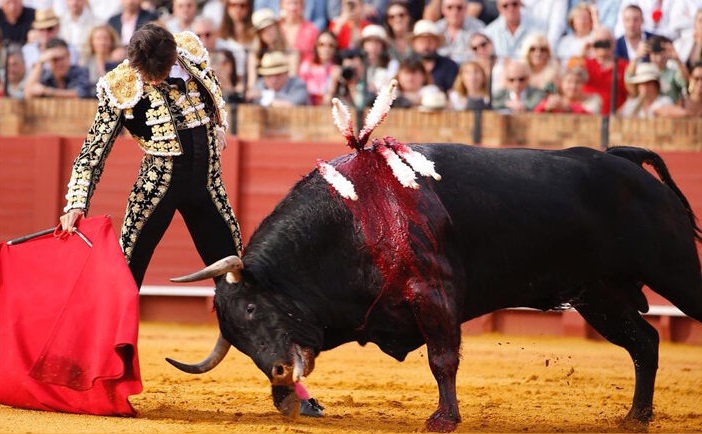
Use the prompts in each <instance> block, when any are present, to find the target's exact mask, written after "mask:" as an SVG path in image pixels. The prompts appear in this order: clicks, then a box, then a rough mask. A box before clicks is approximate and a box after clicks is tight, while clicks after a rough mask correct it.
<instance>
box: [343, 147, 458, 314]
mask: <svg viewBox="0 0 702 434" xmlns="http://www.w3.org/2000/svg"><path fill="white" fill-rule="evenodd" d="M378 146H385V145H384V144H382V143H377V144H375V145H374V146H373V147H371V148H366V149H363V150H360V151H358V152H356V153H355V154H352V155H349V156H348V158H345V159H343V160H337V162H336V169H337V171H339V172H340V173H342V174H343V175H344V176H345V177H346V178H348V179H349V180H351V182H353V184H354V187H355V189H356V193H357V195H358V200H356V201H352V200H348V199H344V203H345V204H346V206H347V207H348V208H349V210H350V211H351V213H352V214H353V216H354V224H356V225H358V226H359V228H360V230H361V231H362V233H363V235H364V237H365V244H366V248H367V249H368V251H369V252H370V254H371V257H372V258H373V262H374V264H375V265H376V266H377V268H378V270H379V271H380V273H381V275H382V276H383V285H382V289H381V291H380V292H379V293H378V296H377V298H376V300H375V302H374V303H373V305H372V306H371V307H370V308H369V310H368V312H367V313H366V321H367V320H368V317H369V315H370V313H371V311H372V310H373V308H374V307H375V305H376V304H377V303H378V302H379V301H381V298H382V297H391V298H399V297H402V299H404V300H405V301H407V302H409V303H410V304H413V303H416V302H419V303H425V301H428V300H429V299H431V302H432V303H433V304H438V305H440V306H447V305H448V302H447V297H446V293H445V289H444V286H443V282H444V279H446V274H447V273H448V272H449V271H448V270H450V267H448V266H447V264H446V262H445V259H444V257H445V255H444V253H445V252H444V246H443V245H442V241H441V240H443V239H445V234H444V231H445V230H446V229H447V225H448V224H449V217H448V213H447V212H446V209H445V208H444V206H443V204H442V203H441V201H440V200H439V198H438V196H437V195H436V193H435V192H434V190H433V183H434V181H433V180H431V179H429V180H428V181H427V182H426V183H423V184H422V185H421V188H419V189H412V188H406V187H403V186H402V185H401V184H400V182H399V181H398V180H397V179H396V178H395V176H394V175H393V172H392V170H391V169H390V167H389V166H388V165H387V163H386V161H385V159H384V158H383V156H382V155H381V153H380V152H378V150H377V149H376V148H377V147H378ZM437 296H438V297H439V300H437V299H436V297H437Z"/></svg>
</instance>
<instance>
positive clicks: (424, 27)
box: [412, 20, 444, 41]
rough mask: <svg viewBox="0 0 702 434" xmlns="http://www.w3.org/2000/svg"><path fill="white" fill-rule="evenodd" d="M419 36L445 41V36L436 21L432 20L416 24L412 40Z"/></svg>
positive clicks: (420, 21)
mask: <svg viewBox="0 0 702 434" xmlns="http://www.w3.org/2000/svg"><path fill="white" fill-rule="evenodd" d="M417 36H433V37H435V38H437V39H439V40H441V41H443V39H444V35H443V34H442V33H441V31H440V30H439V27H438V26H437V25H436V23H435V22H434V21H431V20H419V21H417V22H416V23H414V29H413V30H412V39H414V38H416V37H417Z"/></svg>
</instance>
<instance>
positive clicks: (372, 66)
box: [361, 24, 400, 95]
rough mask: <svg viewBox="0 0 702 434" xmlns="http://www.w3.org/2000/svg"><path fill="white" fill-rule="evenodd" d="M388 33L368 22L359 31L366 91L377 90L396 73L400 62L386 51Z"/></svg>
mask: <svg viewBox="0 0 702 434" xmlns="http://www.w3.org/2000/svg"><path fill="white" fill-rule="evenodd" d="M387 38H388V35H387V33H385V29H384V28H383V26H381V25H378V24H370V25H368V26H366V27H365V28H364V29H363V31H362V32H361V51H362V52H363V53H364V54H365V64H364V66H365V70H366V86H367V90H368V92H370V93H372V94H376V95H377V94H378V92H379V91H380V90H381V89H383V88H384V87H385V86H387V85H388V83H390V80H391V79H392V77H394V76H395V75H396V74H397V69H398V67H399V66H400V62H398V61H397V60H396V59H391V58H390V54H389V53H388V40H387Z"/></svg>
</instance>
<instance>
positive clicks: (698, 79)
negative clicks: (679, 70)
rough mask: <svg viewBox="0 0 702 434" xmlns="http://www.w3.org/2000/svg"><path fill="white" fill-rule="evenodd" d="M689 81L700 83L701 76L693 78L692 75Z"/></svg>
mask: <svg viewBox="0 0 702 434" xmlns="http://www.w3.org/2000/svg"><path fill="white" fill-rule="evenodd" d="M690 80H692V81H702V75H700V76H694V75H692V76H690Z"/></svg>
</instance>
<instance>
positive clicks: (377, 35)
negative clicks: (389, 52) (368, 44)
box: [361, 24, 388, 44]
mask: <svg viewBox="0 0 702 434" xmlns="http://www.w3.org/2000/svg"><path fill="white" fill-rule="evenodd" d="M368 39H377V40H379V41H381V42H382V43H384V44H387V43H388V33H387V32H386V31H385V29H384V28H383V26H379V25H377V24H369V25H367V26H366V27H364V28H363V30H362V31H361V44H363V43H364V42H365V41H367V40H368Z"/></svg>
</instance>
